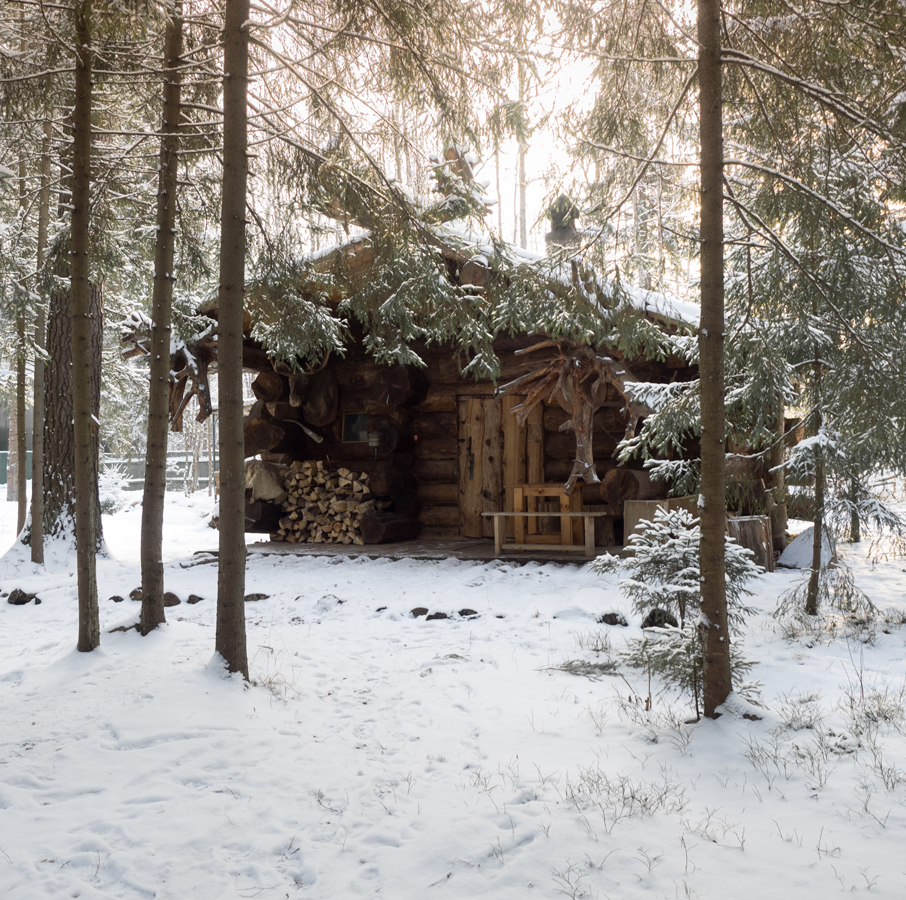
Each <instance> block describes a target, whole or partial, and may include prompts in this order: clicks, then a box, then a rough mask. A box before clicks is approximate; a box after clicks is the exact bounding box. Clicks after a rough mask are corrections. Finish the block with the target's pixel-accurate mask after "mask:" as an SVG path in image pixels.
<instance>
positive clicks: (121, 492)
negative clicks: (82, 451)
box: [98, 466, 129, 515]
mask: <svg viewBox="0 0 906 900" xmlns="http://www.w3.org/2000/svg"><path fill="white" fill-rule="evenodd" d="M128 483H129V482H128V480H127V478H126V472H125V469H121V468H120V467H119V466H103V468H102V469H101V471H100V474H99V475H98V502H99V504H100V507H101V512H102V513H104V514H105V515H110V514H112V513H115V512H119V511H120V510H121V509H125V508H126V506H128V504H129V493H128V491H127V490H126V485H127V484H128Z"/></svg>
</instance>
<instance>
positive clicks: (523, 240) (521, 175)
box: [517, 60, 528, 249]
mask: <svg viewBox="0 0 906 900" xmlns="http://www.w3.org/2000/svg"><path fill="white" fill-rule="evenodd" d="M518 66H519V115H520V116H521V117H522V121H521V123H520V126H519V141H518V147H519V151H518V155H517V171H518V174H517V178H518V181H519V183H518V186H517V187H518V191H519V246H520V247H522V248H523V249H526V248H527V247H528V224H527V222H526V218H527V215H526V208H525V156H526V152H527V150H528V147H527V144H528V141H527V140H526V135H525V130H526V128H527V123H526V121H525V106H526V104H525V69H524V67H523V64H522V61H521V60H520V61H519V64H518Z"/></svg>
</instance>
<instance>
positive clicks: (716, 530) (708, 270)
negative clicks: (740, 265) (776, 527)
mask: <svg viewBox="0 0 906 900" xmlns="http://www.w3.org/2000/svg"><path fill="white" fill-rule="evenodd" d="M698 40H699V47H700V50H699V58H698V65H699V70H698V78H699V91H700V94H699V102H700V111H701V237H702V247H701V326H700V329H699V356H700V373H701V422H702V435H701V443H702V478H701V495H700V497H699V506H700V507H701V598H702V600H701V611H702V624H701V625H700V626H699V627H700V628H701V630H702V640H703V647H704V651H703V659H704V670H703V672H702V699H703V705H704V713H705V715H706V716H709V717H713V716H714V715H715V711H716V708H717V707H718V706H720V704H721V703H723V702H724V700H726V698H727V696H728V694H729V693H730V691H731V690H732V684H731V680H730V635H729V632H728V630H727V584H726V573H725V568H724V535H725V533H726V527H727V526H726V518H727V499H726V470H725V463H726V456H725V448H724V443H725V435H724V428H725V424H724V260H723V140H722V134H723V122H722V116H721V96H722V94H721V68H720V0H699V2H698Z"/></svg>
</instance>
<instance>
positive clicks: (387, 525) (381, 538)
mask: <svg viewBox="0 0 906 900" xmlns="http://www.w3.org/2000/svg"><path fill="white" fill-rule="evenodd" d="M359 527H360V528H361V531H362V539H363V540H364V542H365V543H366V544H386V543H389V542H391V541H411V540H413V539H415V538H417V537H418V536H419V534H421V531H422V523H421V522H420V521H419V520H418V519H412V518H408V517H407V516H399V515H396V514H395V513H373V514H371V515H368V516H363V517H362V522H361V524H360V526H359Z"/></svg>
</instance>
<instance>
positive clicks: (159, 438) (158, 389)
mask: <svg viewBox="0 0 906 900" xmlns="http://www.w3.org/2000/svg"><path fill="white" fill-rule="evenodd" d="M182 33H183V28H182V0H176V3H175V4H174V7H173V10H172V14H171V18H170V21H169V22H168V23H167V30H166V35H165V38H164V69H165V70H166V74H165V76H164V110H163V126H162V129H161V130H162V132H163V135H164V137H163V138H162V139H161V148H160V172H159V175H158V182H157V241H156V245H155V250H154V290H153V293H152V297H151V318H152V320H153V323H154V324H153V326H152V329H151V385H150V390H149V392H148V447H147V455H146V457H145V491H144V497H143V499H142V537H141V544H142V546H141V561H142V613H141V623H140V626H139V630H140V631H141V633H142V634H148V633H149V632H150V631H153V630H154V629H155V628H157V626H158V625H161V624H162V623H164V622H166V620H167V618H166V615H165V613H164V564H163V554H162V549H161V547H162V543H163V527H164V496H165V493H166V490H167V435H168V431H169V424H170V410H169V386H170V319H171V307H172V301H173V262H174V256H175V249H176V233H175V227H176V191H177V178H178V171H179V170H178V165H179V156H178V154H177V151H178V150H179V117H180V91H181V88H182V76H181V74H180V70H179V65H180V62H181V60H182Z"/></svg>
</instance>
